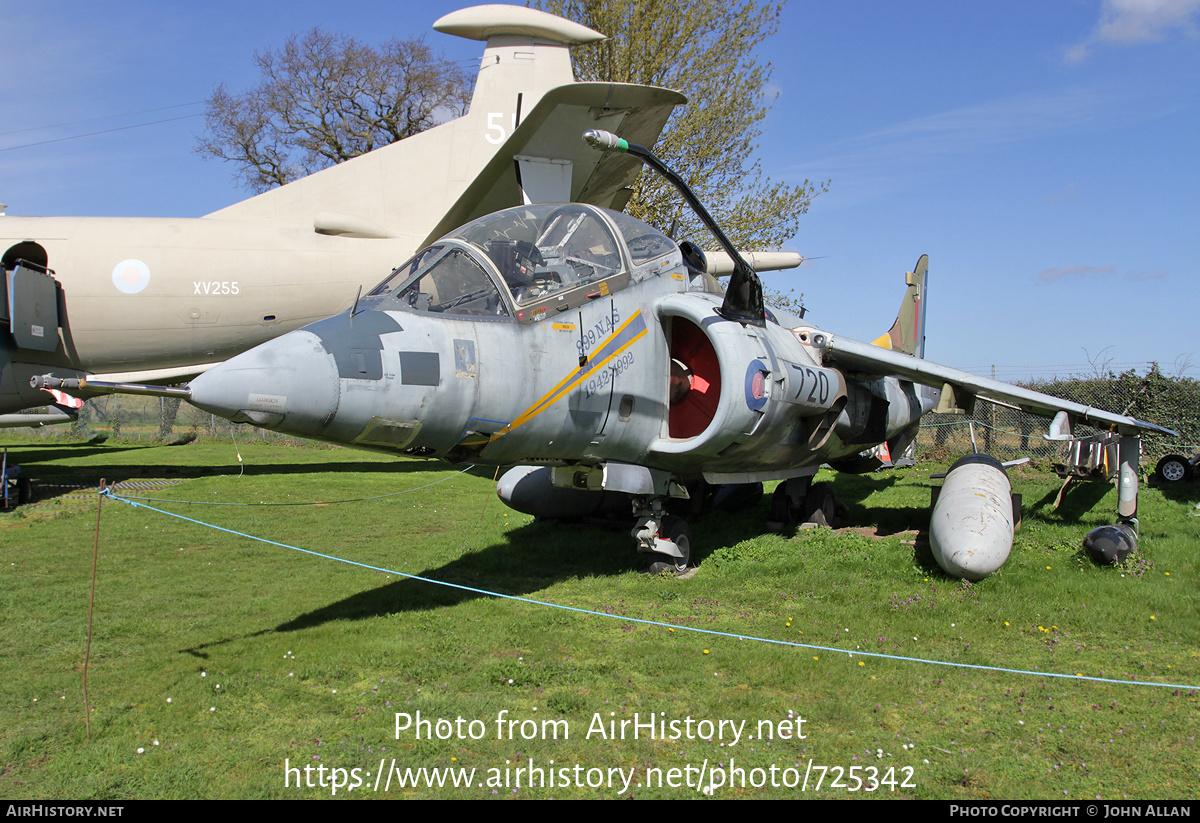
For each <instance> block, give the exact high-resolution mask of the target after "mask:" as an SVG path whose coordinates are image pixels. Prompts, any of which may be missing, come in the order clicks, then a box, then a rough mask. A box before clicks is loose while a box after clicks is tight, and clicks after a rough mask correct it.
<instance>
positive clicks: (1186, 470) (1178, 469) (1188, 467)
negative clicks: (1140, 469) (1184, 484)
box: [1154, 454, 1192, 483]
mask: <svg viewBox="0 0 1200 823" xmlns="http://www.w3.org/2000/svg"><path fill="white" fill-rule="evenodd" d="M1154 476H1155V477H1157V478H1158V479H1159V480H1165V481H1166V482H1168V483H1179V482H1181V481H1184V480H1191V479H1192V464H1191V463H1189V462H1188V459H1187V458H1186V457H1183V456H1181V455H1178V454H1168V455H1167V456H1166V457H1164V458H1163V459H1162V460H1159V461H1158V465H1157V466H1155V467H1154Z"/></svg>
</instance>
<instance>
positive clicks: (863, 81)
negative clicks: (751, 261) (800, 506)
mask: <svg viewBox="0 0 1200 823" xmlns="http://www.w3.org/2000/svg"><path fill="white" fill-rule="evenodd" d="M463 5H466V3H462V2H457V3H456V2H443V1H442V0H430V2H425V3H421V4H419V6H418V5H417V4H398V3H394V2H392V3H384V2H376V0H360V2H357V3H354V4H343V5H341V6H339V7H337V8H335V7H334V6H332V5H330V4H328V3H324V2H322V3H317V2H303V1H301V2H288V3H256V2H249V3H247V2H239V3H230V2H208V3H205V4H195V5H184V4H163V3H150V2H112V3H105V4H98V3H92V2H88V3H85V2H75V0H70V1H67V0H61V1H60V0H48V1H47V2H39V3H28V2H24V3H17V2H9V1H8V0H3V2H0V26H2V27H3V30H4V31H6V32H8V33H9V34H10V36H9V38H7V40H8V43H9V46H8V49H7V50H6V57H5V68H4V79H3V82H2V83H0V103H2V107H0V110H2V111H4V112H5V117H4V118H3V123H2V125H0V202H3V203H7V204H8V212H9V213H10V214H22V215H26V214H46V215H68V214H69V215H145V216H196V215H200V214H204V213H207V212H209V211H213V210H215V209H217V208H220V207H221V206H224V205H226V204H228V203H231V202H234V201H236V200H240V199H242V198H244V197H245V196H247V194H248V193H247V192H245V191H243V190H240V189H238V188H237V187H236V186H235V184H234V183H233V179H232V169H231V168H228V167H226V166H225V165H224V164H222V163H220V162H217V161H207V160H204V159H202V158H200V157H199V156H197V155H196V154H195V153H194V152H193V146H194V145H195V138H196V135H197V134H199V133H200V132H201V131H202V129H203V119H202V118H201V117H199V116H196V115H198V114H199V113H200V112H202V110H203V106H202V105H201V101H203V100H204V99H205V98H206V97H207V96H208V95H209V94H210V93H211V91H212V88H213V86H214V85H215V84H216V83H218V82H221V81H224V82H226V83H227V84H228V85H229V86H230V88H231V89H233V90H241V89H244V88H247V87H249V86H251V85H253V84H254V83H255V82H256V80H257V75H256V72H255V70H254V67H253V64H252V60H251V58H252V55H253V52H254V51H255V49H261V48H263V47H265V46H276V45H279V44H281V43H282V42H283V41H284V39H286V37H287V36H288V35H289V34H291V33H294V32H301V31H304V30H306V29H307V28H309V27H311V26H314V25H320V26H323V27H325V28H326V29H328V30H331V31H336V32H342V33H346V34H349V35H352V36H355V37H358V38H361V39H363V40H367V41H370V42H380V41H382V40H384V39H387V38H388V37H392V36H398V37H409V36H413V35H420V34H426V35H427V42H429V43H430V44H431V45H433V46H435V47H437V48H440V49H443V50H444V51H445V52H446V53H447V55H449V56H451V57H453V58H455V59H461V60H463V61H466V63H467V64H469V63H471V62H473V60H474V58H476V57H477V56H478V54H479V53H480V50H481V44H479V43H476V42H473V41H466V40H461V39H459V38H454V37H450V36H447V35H442V34H437V33H435V32H433V31H432V30H431V29H430V25H431V24H432V22H433V21H434V20H435V19H437V17H439V16H441V15H442V14H444V13H446V12H448V11H451V10H454V9H455V8H460V7H462V6H463ZM414 8H417V9H419V10H418V11H413V9H414ZM760 57H761V58H762V59H764V60H769V61H770V62H771V63H772V65H773V66H774V76H773V82H772V89H773V91H775V92H776V93H777V98H776V101H775V104H774V107H773V109H772V112H771V115H770V118H769V120H768V121H767V123H766V126H765V131H764V134H763V137H762V140H761V141H760V159H761V160H762V165H763V169H764V171H765V172H766V173H767V174H768V175H770V176H771V177H773V178H776V179H783V180H788V181H793V182H798V181H800V180H803V179H805V178H808V179H811V180H814V181H816V180H830V181H831V186H830V190H829V192H828V193H827V194H824V195H821V196H820V197H818V198H817V199H816V200H815V201H814V203H813V207H812V209H811V211H810V213H809V214H808V215H807V216H806V217H805V218H804V219H803V220H802V222H801V226H800V231H799V233H798V235H797V236H796V238H795V239H794V240H793V241H792V242H791V243H790V244H789V248H791V249H794V250H796V251H800V252H801V253H803V254H805V255H807V256H810V257H814V258H816V257H819V258H821V259H814V260H812V261H810V262H808V263H806V264H805V265H804V266H802V267H801V268H800V269H798V270H796V271H794V272H791V273H787V274H772V275H768V276H767V283H768V285H770V286H773V287H776V288H783V289H789V288H790V289H793V290H795V291H796V292H798V293H799V292H803V293H804V294H805V299H806V302H807V304H808V305H809V307H810V309H811V314H810V318H811V319H812V320H813V321H814V322H815V323H817V324H818V325H820V326H822V327H823V328H826V329H828V330H831V331H833V332H835V333H841V334H845V335H849V336H851V337H856V338H860V339H872V338H873V337H875V336H876V335H877V334H879V333H880V332H882V331H883V330H885V329H886V328H887V326H888V325H890V322H891V319H892V317H893V316H894V314H895V309H896V305H897V304H898V301H899V297H900V293H901V289H902V286H901V284H902V280H901V276H902V275H903V272H904V271H905V270H906V269H907V268H910V267H911V266H912V265H913V263H914V262H915V261H916V259H917V257H918V256H919V255H920V254H921V253H928V254H929V256H930V278H931V285H930V295H929V301H928V306H929V319H928V329H927V332H928V348H927V356H929V357H930V358H931V359H934V360H938V361H940V362H944V363H948V364H950V365H954V366H958V367H962V368H971V369H973V370H975V371H983V372H984V373H987V371H988V370H989V369H990V367H991V366H992V365H995V366H996V369H997V376H999V377H1001V378H1010V379H1015V378H1019V377H1025V376H1029V375H1039V376H1045V375H1048V374H1052V373H1056V372H1057V373H1060V374H1062V373H1067V372H1070V371H1079V370H1080V369H1081V368H1085V367H1086V366H1087V364H1088V363H1089V361H1093V362H1108V361H1111V362H1112V364H1113V366H1114V367H1117V368H1124V367H1128V366H1137V365H1144V364H1145V363H1146V362H1148V361H1150V360H1157V361H1159V363H1160V364H1161V366H1162V368H1163V370H1164V371H1166V372H1168V373H1175V372H1177V371H1179V370H1180V369H1183V368H1185V367H1186V369H1187V370H1186V373H1187V374H1189V375H1190V376H1192V377H1200V335H1197V333H1196V331H1195V329H1194V322H1193V321H1194V320H1195V319H1196V314H1197V308H1198V307H1200V285H1198V282H1200V281H1198V279H1197V272H1196V269H1197V265H1198V263H1197V261H1198V259H1200V194H1198V192H1200V159H1198V155H1200V152H1198V151H1197V149H1198V148H1200V146H1198V144H1200V0H1036V2H1034V1H1033V0H1022V1H1021V2H1014V1H1013V0H1008V1H1007V2H999V1H997V0H975V1H974V2H970V3H963V2H958V1H957V0H954V1H952V0H945V1H944V2H940V1H939V2H934V1H932V0H931V1H930V2H915V3H898V2H866V0H862V1H861V2H859V1H856V0H846V2H839V3H831V2H805V0H792V1H791V2H789V3H788V5H787V6H786V7H785V10H784V13H783V17H782V22H781V26H780V31H779V33H778V34H777V35H776V37H775V38H773V39H772V40H771V41H769V42H768V43H766V44H765V45H764V47H763V48H762V51H761V55H760ZM168 107H170V108H168ZM134 112H141V113H140V114H132V113H134ZM114 115H119V116H114ZM174 118H181V119H174ZM81 121H90V122H81ZM152 121H169V122H157V123H155V124H153V125H145V126H140V125H137V124H143V123H150V122H152ZM57 124H70V125H57ZM127 126H137V127H135V128H124V127H127ZM111 129H120V130H116V131H108V132H107V133H105V134H97V135H93V136H87V137H78V138H75V137H74V136H75V135H83V134H87V133H90V132H97V131H105V130H111ZM62 138H72V139H62ZM47 141H55V142H47ZM31 143H36V144H38V145H27V144H31Z"/></svg>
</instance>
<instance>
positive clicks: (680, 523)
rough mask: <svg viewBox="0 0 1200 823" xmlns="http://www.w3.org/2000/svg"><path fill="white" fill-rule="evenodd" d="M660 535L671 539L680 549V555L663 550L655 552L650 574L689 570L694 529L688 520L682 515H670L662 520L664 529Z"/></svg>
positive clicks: (677, 572) (678, 572)
mask: <svg viewBox="0 0 1200 823" xmlns="http://www.w3.org/2000/svg"><path fill="white" fill-rule="evenodd" d="M659 536H660V537H661V538H662V539H663V540H670V541H671V542H672V543H674V544H675V546H676V547H677V548H678V549H679V554H680V555H681V556H680V557H675V556H674V555H670V554H663V553H662V552H655V553H654V555H653V560H652V561H651V563H650V574H664V573H666V572H674V573H675V574H683V573H684V572H685V571H687V567H688V564H689V563H691V562H692V530H691V529H690V528H689V527H688V524H687V521H685V520H684V519H683V518H682V517H675V516H674V515H669V516H667V517H664V518H663V520H662V529H661V531H660V532H659Z"/></svg>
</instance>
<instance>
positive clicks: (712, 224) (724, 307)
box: [583, 129, 767, 326]
mask: <svg viewBox="0 0 1200 823" xmlns="http://www.w3.org/2000/svg"><path fill="white" fill-rule="evenodd" d="M583 139H584V141H586V142H587V144H588V145H589V146H591V147H592V148H594V149H596V150H597V151H615V152H619V153H621V154H631V155H633V156H634V157H636V158H638V159H639V160H641V161H642V162H644V163H645V164H646V165H648V166H649V167H650V168H652V169H654V170H655V171H656V172H658V173H659V174H660V175H662V176H663V177H664V178H665V179H666V180H667V181H668V182H669V183H670V184H671V185H672V186H674V187H675V188H676V189H678V190H679V193H680V194H682V195H683V199H684V200H686V201H687V204H688V205H689V206H691V207H692V211H694V212H696V216H697V217H699V218H700V220H701V222H703V223H704V225H705V227H706V228H707V229H708V230H709V231H710V232H712V233H713V237H715V238H717V242H718V243H720V244H721V248H723V249H724V250H725V253H726V254H728V255H729V257H730V259H731V260H733V276H732V277H730V278H729V288H728V289H726V291H725V302H723V303H722V304H721V308H720V310H719V314H720V315H721V316H722V317H724V318H725V319H726V320H736V321H737V322H739V323H746V324H748V325H751V326H765V325H766V324H767V323H766V319H765V318H766V307H765V306H764V305H763V293H762V281H760V280H759V279H758V272H756V271H754V268H753V267H752V266H751V265H750V264H749V263H747V262H746V261H745V260H744V259H743V258H742V255H741V253H740V252H738V250H737V249H736V248H734V246H733V243H732V242H730V240H729V238H728V237H726V236H725V232H723V231H721V227H720V226H718V225H717V221H716V220H714V219H713V217H712V215H711V214H709V213H708V210H707V209H706V208H704V204H702V203H701V202H700V198H698V197H697V196H696V194H695V192H693V191H692V190H691V189H690V188H689V187H688V185H687V183H684V182H683V178H681V177H680V176H679V175H678V174H676V173H675V172H674V171H673V170H672V169H671V168H670V167H669V166H668V165H667V164H666V163H664V162H663V161H661V160H659V159H658V158H657V157H655V156H654V153H653V152H651V151H650V150H649V149H647V148H646V147H645V146H639V145H637V144H636V143H630V142H629V141H628V140H625V139H624V138H621V137H618V136H617V135H615V134H613V133H612V132H611V131H604V130H603V129H588V130H587V131H585V132H584V133H583Z"/></svg>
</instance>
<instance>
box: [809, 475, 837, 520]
mask: <svg viewBox="0 0 1200 823" xmlns="http://www.w3.org/2000/svg"><path fill="white" fill-rule="evenodd" d="M836 510H837V501H836V500H835V499H834V497H833V492H832V491H831V490H830V488H829V484H828V483H814V484H813V485H812V487H811V488H810V489H809V490H808V494H806V495H805V496H804V521H803V522H805V523H816V524H817V525H818V526H829V527H832V526H833V520H834V516H835V515H836Z"/></svg>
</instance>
